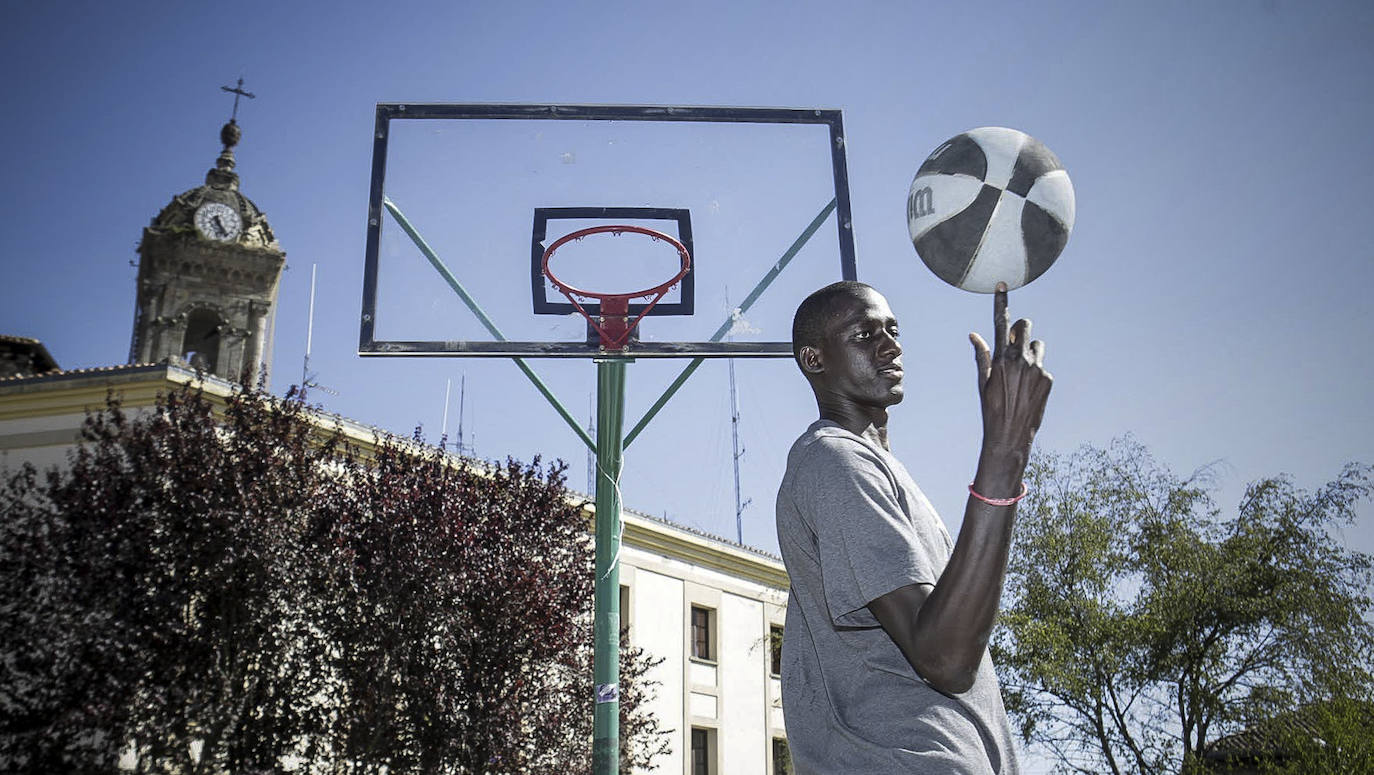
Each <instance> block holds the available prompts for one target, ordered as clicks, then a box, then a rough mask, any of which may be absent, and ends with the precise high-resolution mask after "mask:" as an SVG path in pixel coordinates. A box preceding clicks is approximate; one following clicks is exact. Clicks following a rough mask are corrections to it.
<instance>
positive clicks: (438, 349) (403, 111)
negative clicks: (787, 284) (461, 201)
mask: <svg viewBox="0 0 1374 775" xmlns="http://www.w3.org/2000/svg"><path fill="white" fill-rule="evenodd" d="M406 119H450V120H463V119H516V120H532V119H545V120H551V121H560V120H576V121H660V122H709V123H749V124H812V125H824V126H826V127H827V128H828V130H829V138H830V160H831V172H832V176H833V182H834V194H835V195H834V200H833V215H834V216H835V228H836V230H837V236H838V242H837V244H838V248H839V260H840V278H839V279H844V280H854V279H857V271H856V269H855V249H854V232H853V223H852V216H851V206H850V195H849V172H848V165H847V160H846V146H845V135H844V120H843V114H842V112H841V111H840V110H838V109H827V108H751V107H716V106H680V105H671V106H670V105H558V104H528V103H514V104H512V103H425V104H412V103H378V104H377V115H376V128H375V131H374V134H373V146H372V181H371V186H370V190H369V197H368V213H367V243H366V258H365V264H364V270H363V299H362V313H361V321H360V326H359V337H358V354H359V355H361V356H410V357H496V358H532V357H535V358H537V357H552V358H559V357H561V358H606V357H617V358H629V359H633V358H684V357H686V358H739V357H771V358H779V357H788V358H790V357H792V348H791V342H728V341H707V342H636V343H634V345H633V347H632V348H630V349H629V350H627V351H625V352H611V353H607V352H598V351H596V350H595V349H592V348H589V347H588V345H587V344H586V342H580V341H568V342H547V341H499V340H498V341H485V340H482V341H474V340H447V341H440V340H379V339H377V338H376V335H375V334H376V324H377V294H378V282H377V278H378V272H379V256H380V252H381V235H382V223H383V220H384V217H385V214H384V210H385V209H386V206H385V204H384V203H385V202H386V196H385V183H386V167H387V148H388V141H389V139H390V136H391V122H392V121H397V120H406ZM827 217H828V216H827ZM821 220H822V219H821V218H820V217H818V218H817V222H815V223H813V228H815V227H818V226H819V225H820V224H819V221H821ZM805 236H806V237H807V238H809V236H810V234H806V235H805ZM794 247H796V246H794ZM693 259H694V263H695V255H693ZM779 263H782V262H779ZM775 271H777V267H775ZM764 282H766V280H765V281H764ZM664 312H665V313H671V312H672V309H671V308H669V309H668V310H664ZM651 314H652V313H651ZM678 314H687V313H683V312H678Z"/></svg>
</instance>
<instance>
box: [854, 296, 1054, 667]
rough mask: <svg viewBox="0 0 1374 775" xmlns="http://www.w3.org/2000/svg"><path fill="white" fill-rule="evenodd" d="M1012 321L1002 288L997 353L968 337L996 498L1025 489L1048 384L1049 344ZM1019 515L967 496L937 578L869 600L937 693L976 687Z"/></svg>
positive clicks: (985, 480)
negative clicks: (1023, 481) (931, 582)
mask: <svg viewBox="0 0 1374 775" xmlns="http://www.w3.org/2000/svg"><path fill="white" fill-rule="evenodd" d="M1007 319H1008V315H1007V293H1006V291H1005V290H1000V289H999V290H998V292H997V293H996V294H995V295H994V298H993V323H994V329H995V332H994V336H995V341H994V348H993V350H992V352H989V351H988V346H987V344H985V343H984V342H983V340H982V338H981V337H979V336H978V335H977V334H970V335H969V338H970V340H971V341H972V342H973V348H974V354H975V357H976V359H977V363H978V390H979V396H980V400H981V405H982V414H983V445H982V451H981V454H980V455H979V458H978V471H977V474H976V475H975V476H974V480H973V489H974V490H975V491H977V492H978V493H981V494H982V495H985V496H987V497H989V498H994V499H1002V498H1010V497H1012V496H1015V495H1018V494H1019V493H1020V492H1021V477H1022V474H1023V473H1024V472H1025V469H1026V462H1027V460H1028V459H1029V457H1030V448H1031V443H1032V442H1033V441H1034V439H1035V431H1036V430H1037V429H1038V428H1039V427H1040V420H1041V418H1042V416H1043V415H1044V411H1045V402H1046V400H1047V399H1048V397H1049V393H1050V386H1051V381H1052V380H1051V377H1050V375H1049V373H1048V372H1046V371H1045V369H1044V355H1045V350H1044V345H1043V344H1042V343H1040V342H1038V341H1030V327H1031V326H1030V321H1028V320H1018V321H1016V325H1014V326H1011V327H1010V328H1008V326H1007ZM1015 516H1016V506H1015V505H1014V504H1013V505H1010V506H994V505H991V504H989V503H985V502H983V501H981V500H979V499H977V498H974V497H973V496H972V495H970V496H969V498H968V503H967V505H966V506H965V507H964V523H963V526H962V527H961V528H960V530H959V538H958V540H957V541H956V542H955V544H954V551H953V553H952V554H951V555H950V559H949V563H948V564H947V565H946V566H945V570H944V572H943V573H942V574H941V575H940V579H939V581H938V582H937V583H936V584H935V585H934V586H933V587H932V586H930V585H926V584H911V585H908V586H905V587H901V588H899V589H895V590H893V591H892V592H889V593H887V594H885V595H883V596H881V597H879V598H877V599H875V600H872V601H870V602H869V604H868V609H869V611H871V612H872V613H873V616H874V617H875V618H877V620H878V622H879V623H880V624H882V626H883V629H884V630H885V631H886V632H887V634H888V636H889V637H891V638H892V640H893V641H894V642H895V643H896V644H897V646H898V647H899V648H900V649H901V650H902V653H903V654H904V655H905V656H906V659H907V661H908V662H910V663H911V666H912V668H913V669H914V670H915V671H916V672H917V673H919V674H920V675H921V677H922V678H924V679H925V680H926V681H927V682H929V683H930V685H931V686H933V687H935V688H936V689H938V690H939V691H941V692H944V693H946V694H958V693H961V692H965V691H968V689H969V688H970V687H972V686H973V680H974V676H975V675H976V674H977V672H978V666H979V664H980V663H981V662H982V659H983V653H984V652H985V651H986V649H987V645H988V639H989V638H991V636H992V627H993V623H994V622H995V621H996V619H997V607H998V603H999V601H1000V600H1001V596H1002V582H1003V580H1004V579H1005V578H1006V572H1007V556H1008V553H1009V552H1010V549H1011V534H1012V524H1013V522H1014V519H1015Z"/></svg>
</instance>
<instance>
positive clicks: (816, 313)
mask: <svg viewBox="0 0 1374 775" xmlns="http://www.w3.org/2000/svg"><path fill="white" fill-rule="evenodd" d="M872 290H873V287H872V286H870V285H867V284H865V283H861V282H858V281H856V280H841V281H840V282H837V283H831V284H829V285H827V286H825V287H824V288H822V289H820V290H819V291H816V292H815V293H813V294H811V295H810V296H807V297H806V298H805V299H804V300H803V301H802V303H801V304H800V305H799V306H798V307H797V314H796V315H794V316H793V317H792V358H793V359H794V360H795V359H800V358H801V348H803V347H805V346H807V345H811V346H812V347H819V346H820V344H821V340H822V339H824V338H825V325H826V323H827V321H828V320H829V319H830V317H831V316H832V315H833V314H834V307H835V302H836V301H838V300H840V299H852V298H858V297H860V296H862V295H863V293H864V292H865V291H872ZM799 362H800V361H799Z"/></svg>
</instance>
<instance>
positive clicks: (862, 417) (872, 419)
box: [818, 402, 892, 452]
mask: <svg viewBox="0 0 1374 775" xmlns="http://www.w3.org/2000/svg"><path fill="white" fill-rule="evenodd" d="M818 407H819V409H820V412H821V419H822V420H829V421H831V422H833V423H835V424H836V425H838V426H840V427H841V428H844V429H845V430H847V431H849V432H850V433H852V434H854V435H855V436H863V437H864V438H866V439H868V440H869V441H871V442H873V443H874V444H877V445H878V446H880V447H882V448H883V449H885V450H888V451H889V452H891V451H892V448H891V447H889V446H888V445H887V409H885V408H882V407H870V406H859V405H857V404H850V403H846V404H835V405H831V404H827V403H825V402H818Z"/></svg>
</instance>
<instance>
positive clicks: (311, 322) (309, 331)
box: [301, 264, 317, 390]
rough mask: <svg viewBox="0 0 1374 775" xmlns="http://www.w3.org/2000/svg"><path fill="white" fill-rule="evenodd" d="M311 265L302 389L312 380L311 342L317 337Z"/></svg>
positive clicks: (313, 279) (313, 268) (313, 274)
mask: <svg viewBox="0 0 1374 775" xmlns="http://www.w3.org/2000/svg"><path fill="white" fill-rule="evenodd" d="M316 266H317V265H316V264H311V265H310V312H309V313H308V314H307V315H306V323H305V360H304V361H303V362H302V363H301V390H305V386H306V384H307V383H309V382H310V343H311V340H312V339H314V337H315V267H316Z"/></svg>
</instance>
